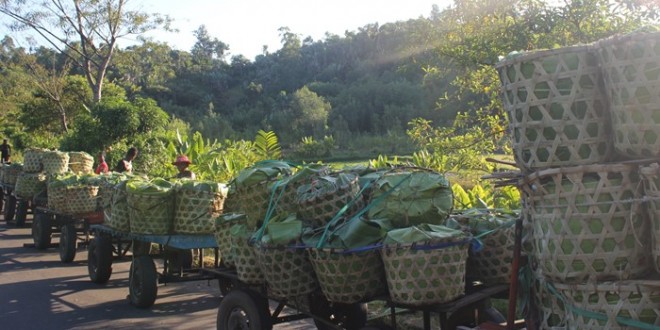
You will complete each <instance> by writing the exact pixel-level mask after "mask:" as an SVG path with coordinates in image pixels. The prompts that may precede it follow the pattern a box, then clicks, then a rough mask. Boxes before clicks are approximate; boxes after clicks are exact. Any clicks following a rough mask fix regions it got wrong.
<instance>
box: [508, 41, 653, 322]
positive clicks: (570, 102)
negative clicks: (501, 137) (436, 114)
mask: <svg viewBox="0 0 660 330" xmlns="http://www.w3.org/2000/svg"><path fill="white" fill-rule="evenodd" d="M497 68H498V71H499V74H500V79H501V82H502V87H503V93H502V95H503V101H504V105H505V108H506V110H507V113H508V116H509V121H510V133H511V138H512V142H513V147H514V156H515V160H516V163H517V165H518V167H519V168H520V169H521V170H522V171H523V174H524V179H522V180H521V181H520V185H519V186H520V188H521V190H522V192H523V202H524V206H525V212H524V213H525V214H526V230H529V231H532V234H531V237H532V244H531V245H532V246H533V249H532V251H527V252H528V253H529V254H530V256H531V257H532V258H531V259H532V266H533V268H534V274H535V276H536V280H537V281H536V284H534V285H532V288H535V290H534V291H535V293H536V297H537V298H538V299H536V305H537V306H538V308H537V309H538V310H539V311H540V312H541V313H540V314H541V315H540V320H541V324H540V326H541V328H542V329H548V328H553V327H568V328H571V329H627V328H628V327H641V328H653V327H658V326H660V299H658V297H660V282H659V281H656V280H654V279H656V278H657V263H658V257H657V256H659V255H660V253H659V252H658V250H657V249H654V250H653V252H654V255H655V257H656V258H655V263H656V269H655V271H654V269H653V268H654V267H653V262H652V261H651V250H652V249H651V247H652V246H653V247H655V246H658V244H657V242H655V241H656V240H657V239H658V237H660V236H658V232H657V230H658V228H660V219H659V218H660V217H659V215H660V214H657V213H656V211H657V210H658V209H660V208H658V207H657V206H658V205H660V204H657V203H658V202H660V200H659V199H658V197H660V196H659V195H658V191H657V187H660V186H658V185H657V183H660V182H659V181H657V178H658V174H660V172H658V171H657V168H658V166H657V165H649V164H650V163H651V161H649V160H646V158H648V157H659V156H660V117H658V114H660V33H658V32H637V33H633V34H630V35H625V36H616V37H612V38H608V39H604V40H601V41H599V42H597V43H594V44H591V45H584V46H573V47H566V48H561V49H554V50H545V51H538V52H530V53H522V54H515V56H509V58H507V59H505V60H503V61H501V62H500V63H498V65H497ZM656 204H657V205H656ZM651 233H653V234H652V235H651Z"/></svg>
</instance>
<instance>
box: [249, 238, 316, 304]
mask: <svg viewBox="0 0 660 330" xmlns="http://www.w3.org/2000/svg"><path fill="white" fill-rule="evenodd" d="M256 252H257V257H258V258H259V264H260V265H261V272H262V273H263V274H264V277H265V278H266V283H267V284H268V289H269V290H270V291H271V292H272V293H273V294H274V295H275V296H277V297H283V298H288V297H297V296H302V295H305V294H308V293H311V292H314V291H315V290H317V289H318V288H319V282H318V280H317V279H316V275H315V274H314V268H313V266H312V263H311V262H310V261H309V256H308V254H307V251H305V250H304V249H302V248H296V247H285V246H270V247H269V246H259V247H257V249H256Z"/></svg>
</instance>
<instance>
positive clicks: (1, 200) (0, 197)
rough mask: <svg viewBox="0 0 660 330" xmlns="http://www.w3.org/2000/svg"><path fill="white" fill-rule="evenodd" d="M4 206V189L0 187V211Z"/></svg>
mask: <svg viewBox="0 0 660 330" xmlns="http://www.w3.org/2000/svg"><path fill="white" fill-rule="evenodd" d="M4 204H5V189H4V188H2V187H0V211H1V210H2V206H4Z"/></svg>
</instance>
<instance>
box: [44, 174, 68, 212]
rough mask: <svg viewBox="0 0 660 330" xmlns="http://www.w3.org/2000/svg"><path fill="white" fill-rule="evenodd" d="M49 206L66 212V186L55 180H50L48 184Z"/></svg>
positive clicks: (57, 210)
mask: <svg viewBox="0 0 660 330" xmlns="http://www.w3.org/2000/svg"><path fill="white" fill-rule="evenodd" d="M46 189H47V198H48V202H47V203H48V208H49V209H51V210H53V211H56V212H61V213H66V186H63V185H61V184H59V183H57V182H55V181H49V182H48V185H47V188H46Z"/></svg>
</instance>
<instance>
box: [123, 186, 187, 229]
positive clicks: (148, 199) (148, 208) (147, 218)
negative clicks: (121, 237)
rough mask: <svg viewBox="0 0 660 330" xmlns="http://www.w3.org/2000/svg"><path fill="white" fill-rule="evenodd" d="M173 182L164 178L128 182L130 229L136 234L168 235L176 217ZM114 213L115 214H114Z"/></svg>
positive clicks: (127, 199)
mask: <svg viewBox="0 0 660 330" xmlns="http://www.w3.org/2000/svg"><path fill="white" fill-rule="evenodd" d="M172 188H173V184H172V183H171V182H169V181H166V180H163V179H153V180H151V181H147V180H140V179H132V180H129V181H128V182H127V183H126V192H127V198H126V201H127V203H128V209H129V215H130V229H131V232H132V233H135V234H146V235H167V234H171V233H172V222H173V219H174V190H173V189H172ZM113 215H114V214H113Z"/></svg>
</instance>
